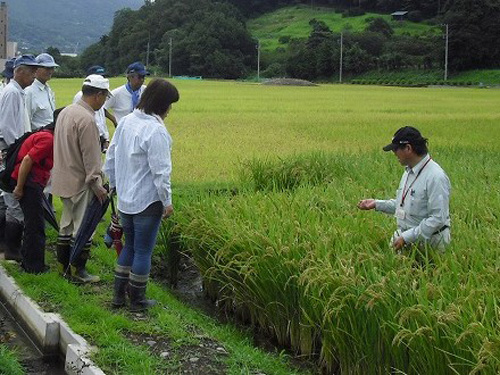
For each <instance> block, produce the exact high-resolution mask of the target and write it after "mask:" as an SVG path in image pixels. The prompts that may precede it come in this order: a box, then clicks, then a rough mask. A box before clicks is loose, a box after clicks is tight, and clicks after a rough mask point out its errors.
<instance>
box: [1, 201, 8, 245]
mask: <svg viewBox="0 0 500 375" xmlns="http://www.w3.org/2000/svg"><path fill="white" fill-rule="evenodd" d="M5 223H6V222H5V210H2V209H0V253H3V252H5V251H6V250H7V244H6V243H5Z"/></svg>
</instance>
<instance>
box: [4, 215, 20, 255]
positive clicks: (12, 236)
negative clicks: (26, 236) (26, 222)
mask: <svg viewBox="0 0 500 375" xmlns="http://www.w3.org/2000/svg"><path fill="white" fill-rule="evenodd" d="M23 229H24V226H23V224H20V223H16V222H12V221H7V222H5V244H6V245H7V247H6V249H5V259H6V260H15V261H17V262H20V261H21V260H22V256H21V241H22V238H23Z"/></svg>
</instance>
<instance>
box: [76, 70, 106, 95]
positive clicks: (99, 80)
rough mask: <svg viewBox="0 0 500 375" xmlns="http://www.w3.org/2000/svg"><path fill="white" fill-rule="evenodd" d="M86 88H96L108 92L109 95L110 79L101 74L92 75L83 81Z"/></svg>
mask: <svg viewBox="0 0 500 375" xmlns="http://www.w3.org/2000/svg"><path fill="white" fill-rule="evenodd" d="M83 85H84V86H90V87H95V88H96V89H101V90H108V93H109V95H111V92H110V91H109V79H107V78H104V77H103V76H100V75H99V74H91V75H89V76H87V77H86V78H85V80H84V81H83Z"/></svg>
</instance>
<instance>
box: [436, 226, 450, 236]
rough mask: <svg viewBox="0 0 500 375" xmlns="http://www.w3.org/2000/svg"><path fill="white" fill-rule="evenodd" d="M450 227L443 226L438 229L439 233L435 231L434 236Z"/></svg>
mask: <svg viewBox="0 0 500 375" xmlns="http://www.w3.org/2000/svg"><path fill="white" fill-rule="evenodd" d="M449 227H450V226H449V225H443V226H442V227H441V228H440V229H438V230H437V231H435V232H434V233H432V235H433V236H434V235H435V234H439V233H441V232H442V231H444V230H446V229H448V228H449Z"/></svg>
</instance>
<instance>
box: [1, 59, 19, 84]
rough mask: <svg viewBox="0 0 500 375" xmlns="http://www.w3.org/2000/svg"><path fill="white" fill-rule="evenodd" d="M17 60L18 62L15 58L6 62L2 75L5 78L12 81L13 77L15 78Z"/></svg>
mask: <svg viewBox="0 0 500 375" xmlns="http://www.w3.org/2000/svg"><path fill="white" fill-rule="evenodd" d="M15 60H16V58H15V57H14V58H12V59H10V60H7V61H6V62H5V69H4V70H3V72H2V75H3V76H4V77H5V78H8V79H12V77H14V61H15Z"/></svg>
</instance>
